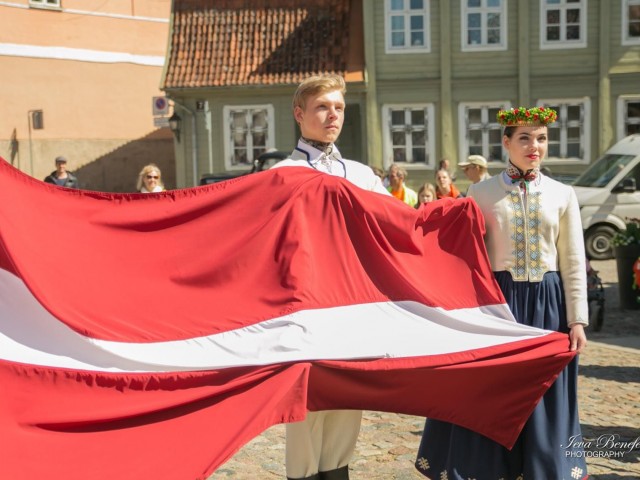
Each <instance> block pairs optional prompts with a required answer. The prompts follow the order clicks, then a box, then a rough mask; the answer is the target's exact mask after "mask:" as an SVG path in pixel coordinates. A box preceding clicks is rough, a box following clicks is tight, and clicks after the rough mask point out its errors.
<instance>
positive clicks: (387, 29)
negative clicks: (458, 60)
mask: <svg viewBox="0 0 640 480" xmlns="http://www.w3.org/2000/svg"><path fill="white" fill-rule="evenodd" d="M392 1H393V0H385V1H384V9H385V13H384V37H385V41H384V47H385V53H388V54H392V55H393V54H398V53H431V28H430V26H431V23H430V21H431V0H423V2H424V8H423V9H422V12H423V13H422V18H423V21H424V29H423V34H424V45H422V46H413V45H408V46H407V45H405V46H402V47H394V46H393V45H392V28H391V20H392V16H393V15H394V14H393V13H392V12H396V10H393V11H392V10H391V2H392ZM402 1H403V2H405V5H406V4H408V2H410V1H411V0H402ZM412 11H415V12H418V11H419V10H412V9H411V8H404V9H403V15H404V17H405V20H408V18H409V16H410V15H412V14H411V12H412ZM395 15H396V16H397V15H398V13H395ZM413 15H414V16H415V15H417V13H413ZM410 33H411V26H410V25H409V24H408V22H407V24H406V25H405V28H404V34H405V40H406V39H407V35H408V34H410Z"/></svg>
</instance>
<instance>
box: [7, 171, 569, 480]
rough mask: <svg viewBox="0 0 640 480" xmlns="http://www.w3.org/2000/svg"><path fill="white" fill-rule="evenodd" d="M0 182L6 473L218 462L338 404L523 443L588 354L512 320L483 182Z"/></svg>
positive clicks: (166, 475)
mask: <svg viewBox="0 0 640 480" xmlns="http://www.w3.org/2000/svg"><path fill="white" fill-rule="evenodd" d="M0 192H1V194H2V202H1V203H0V389H1V393H0V452H1V453H0V456H1V460H0V478H2V479H8V480H23V479H36V478H42V479H44V478H46V479H49V480H75V479H78V480H79V479H82V480H85V479H89V478H90V479H92V480H102V479H104V480H107V479H109V480H113V479H118V480H126V479H132V480H139V479H143V478H148V479H158V480H165V479H166V480H179V479H204V478H206V477H207V476H208V475H210V474H211V473H212V472H213V471H214V470H215V469H216V468H217V467H218V466H220V465H221V464H222V463H223V462H225V461H226V460H227V459H229V458H230V457H231V456H232V455H233V454H234V453H235V452H236V451H237V450H238V449H239V448H240V447H241V446H242V445H243V444H245V443H246V442H247V441H249V440H250V439H252V438H253V437H255V436H256V435H258V434H259V433H260V432H262V431H264V430H265V429H266V428H268V427H269V426H271V425H274V424H278V423H284V422H295V421H300V420H302V419H303V418H304V417H305V415H306V413H307V411H310V410H311V411H314V410H325V409H343V408H346V409H367V410H380V411H389V412H398V413H405V414H413V415H421V416H429V417H433V418H439V419H443V420H447V421H451V422H454V423H457V424H460V425H463V426H465V427H468V428H471V429H473V430H476V431H478V432H480V433H482V434H484V435H486V436H488V437H490V438H492V439H494V440H496V441H498V442H500V443H502V444H504V445H506V446H507V447H509V446H511V445H512V444H513V442H514V440H515V438H516V437H517V435H518V432H519V431H520V429H521V428H522V426H523V424H524V422H525V421H526V419H527V417H528V415H529V414H530V412H531V411H532V409H533V408H534V406H535V404H536V402H537V401H538V400H539V398H540V396H541V395H542V394H543V393H544V392H545V390H546V389H547V388H548V386H549V385H550V384H551V383H552V382H553V381H554V379H555V377H556V376H557V374H558V372H559V371H560V370H561V369H562V368H563V367H564V366H565V365H566V364H567V363H568V362H569V360H570V359H571V358H572V356H573V354H572V353H571V352H569V351H568V345H569V343H568V340H567V337H566V335H562V334H559V333H551V332H546V331H542V330H537V329H532V328H528V327H524V326H520V325H518V324H516V323H515V322H514V321H513V320H512V317H511V315H510V313H509V312H508V309H507V307H506V305H505V303H504V299H503V297H502V296H501V293H500V291H499V289H498V287H497V285H496V283H495V281H494V280H493V276H492V273H491V269H490V266H489V263H488V260H487V256H486V252H485V250H484V247H483V242H482V235H483V229H484V224H483V220H482V217H481V215H480V214H479V211H478V209H477V207H476V205H475V204H474V203H473V201H472V200H469V199H462V200H455V201H453V200H452V201H446V200H441V201H437V202H434V203H432V204H429V205H428V206H426V207H424V208H422V209H420V210H415V209H412V208H409V207H407V206H406V205H405V204H403V203H402V202H399V201H398V200H396V199H395V198H392V197H387V196H384V195H380V194H377V193H373V192H368V191H364V190H361V189H359V188H358V187H355V186H354V185H352V184H350V183H348V182H347V181H346V180H344V179H342V178H336V177H332V176H329V175H325V174H322V173H318V172H315V171H313V170H311V169H305V168H293V167H292V168H282V169H277V170H272V171H267V172H263V173H259V174H254V175H250V176H246V177H242V178H240V179H237V180H232V181H227V182H224V183H221V184H216V185H210V186H206V187H196V188H190V189H184V190H175V191H168V192H164V193H161V194H150V195H143V194H109V193H99V192H91V191H78V190H68V189H64V188H59V187H57V186H54V185H49V184H45V183H42V182H40V181H38V180H35V179H32V178H30V177H28V176H27V175H24V174H23V173H21V172H20V171H18V170H15V169H14V168H13V167H11V166H10V165H8V164H7V163H6V162H4V161H0ZM416 447H417V445H416Z"/></svg>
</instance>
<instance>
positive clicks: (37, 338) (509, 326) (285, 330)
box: [0, 270, 548, 372]
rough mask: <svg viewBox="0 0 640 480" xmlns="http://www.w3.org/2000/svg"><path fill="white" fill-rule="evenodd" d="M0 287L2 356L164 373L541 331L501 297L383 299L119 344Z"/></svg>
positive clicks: (392, 354)
mask: <svg viewBox="0 0 640 480" xmlns="http://www.w3.org/2000/svg"><path fill="white" fill-rule="evenodd" d="M0 292H1V293H0V358H2V359H5V360H9V361H13V362H19V363H27V364H35V365H46V366H51V367H60V368H71V369H80V370H93V371H108V372H170V371H184V370H203V369H220V368H229V367H238V366H256V365H270V364H279V363H284V362H296V361H308V360H318V359H322V360H352V359H374V358H404V357H415V356H423V355H436V354H447V353H453V352H461V351H468V350H474V349H478V348H484V347H490V346H495V345H502V344H507V343H510V342H515V341H519V340H525V339H529V338H535V337H539V336H541V335H545V334H547V333H548V332H546V331H544V330H539V329H535V328H531V327H527V326H524V325H519V324H517V323H515V322H514V321H513V320H510V319H506V318H509V317H511V314H510V313H509V310H508V308H507V307H506V305H494V306H489V307H478V308H470V309H459V310H450V311H446V310H443V309H441V308H434V307H427V306H425V305H421V304H419V303H416V302H395V303H394V302H381V303H371V304H360V305H350V306H342V307H334V308H327V309H317V310H303V311H299V312H296V313H293V314H289V315H286V316H283V317H279V318H274V319H271V320H267V321H264V322H260V323H258V324H255V325H252V326H248V327H244V328H240V329H236V330H231V331H228V332H224V333H218V334H215V335H210V336H205V337H199V338H192V339H187V340H178V341H167V342H154V343H126V342H113V341H104V340H96V339H92V338H89V337H86V336H83V335H80V334H78V333H77V332H75V331H73V330H71V329H70V328H69V327H67V326H66V325H65V324H63V323H62V322H60V321H58V320H57V319H56V318H55V317H53V316H52V315H51V314H50V313H49V312H48V311H46V310H45V309H44V308H43V307H42V306H41V305H40V303H38V301H37V300H36V299H35V297H33V295H32V294H31V292H30V291H29V290H28V289H27V288H26V286H25V284H24V283H23V282H22V281H21V280H20V279H19V278H17V277H16V276H14V275H12V274H11V273H9V272H7V271H5V270H0ZM212 315H215V312H213V313H212ZM500 316H502V317H505V318H499V317H500Z"/></svg>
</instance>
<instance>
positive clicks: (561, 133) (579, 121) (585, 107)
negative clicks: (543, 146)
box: [537, 98, 591, 163]
mask: <svg viewBox="0 0 640 480" xmlns="http://www.w3.org/2000/svg"><path fill="white" fill-rule="evenodd" d="M537 105H543V106H545V107H551V108H553V109H554V110H555V111H556V112H558V119H557V120H556V121H555V123H552V124H551V125H549V126H548V131H549V140H548V141H549V150H548V151H547V158H548V159H549V160H550V161H555V160H573V161H579V162H585V163H589V162H590V160H591V159H590V157H589V137H588V132H590V131H591V127H590V123H591V121H590V119H591V101H590V100H589V99H583V98H581V99H562V100H540V101H538V103H537Z"/></svg>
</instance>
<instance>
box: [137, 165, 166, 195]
mask: <svg viewBox="0 0 640 480" xmlns="http://www.w3.org/2000/svg"><path fill="white" fill-rule="evenodd" d="M137 189H138V191H139V192H142V193H156V192H163V191H164V184H163V183H162V173H161V172H160V169H159V168H158V166H157V165H156V164H154V163H150V164H149V165H145V166H144V167H142V170H140V173H139V174H138V184H137Z"/></svg>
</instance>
